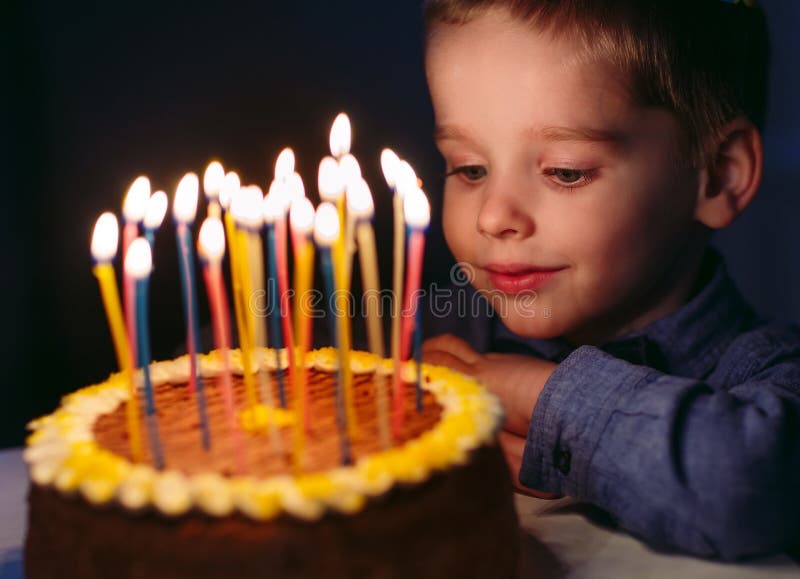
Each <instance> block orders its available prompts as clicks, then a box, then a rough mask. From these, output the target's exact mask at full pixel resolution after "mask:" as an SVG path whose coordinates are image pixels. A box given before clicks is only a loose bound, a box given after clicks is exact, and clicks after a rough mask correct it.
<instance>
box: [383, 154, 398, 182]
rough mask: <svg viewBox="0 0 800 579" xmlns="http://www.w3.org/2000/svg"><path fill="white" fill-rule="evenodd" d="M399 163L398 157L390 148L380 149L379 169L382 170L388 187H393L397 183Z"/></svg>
mask: <svg viewBox="0 0 800 579" xmlns="http://www.w3.org/2000/svg"><path fill="white" fill-rule="evenodd" d="M399 164H400V157H398V156H397V154H396V153H395V152H394V151H392V150H391V149H384V150H383V151H381V169H382V170H383V177H384V179H386V183H387V185H389V188H390V189H394V188H395V186H396V185H397V180H396V178H397V165H399Z"/></svg>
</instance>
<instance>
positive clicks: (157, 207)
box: [143, 191, 167, 251]
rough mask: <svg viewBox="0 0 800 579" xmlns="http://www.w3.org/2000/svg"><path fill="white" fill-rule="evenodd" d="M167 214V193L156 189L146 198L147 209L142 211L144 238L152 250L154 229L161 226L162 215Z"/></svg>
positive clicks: (154, 235)
mask: <svg viewBox="0 0 800 579" xmlns="http://www.w3.org/2000/svg"><path fill="white" fill-rule="evenodd" d="M166 214H167V194H166V193H164V192H163V191H156V192H155V193H153V194H152V195H151V196H150V199H148V200H147V209H146V210H145V213H144V220H143V225H144V238H145V239H146V240H147V243H149V244H150V251H152V250H153V245H154V243H155V240H156V239H155V238H156V231H157V230H158V228H159V227H161V223H162V222H163V221H164V215H166Z"/></svg>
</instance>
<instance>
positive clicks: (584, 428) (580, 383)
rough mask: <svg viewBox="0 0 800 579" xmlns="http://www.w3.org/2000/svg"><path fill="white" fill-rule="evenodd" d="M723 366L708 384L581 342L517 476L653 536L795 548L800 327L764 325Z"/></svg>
mask: <svg viewBox="0 0 800 579" xmlns="http://www.w3.org/2000/svg"><path fill="white" fill-rule="evenodd" d="M787 338H791V339H787ZM718 368H719V369H720V370H718V372H717V373H716V374H712V375H711V376H710V377H709V378H708V380H706V381H703V380H697V379H693V378H684V377H679V376H671V375H668V374H664V373H661V372H657V371H655V370H653V369H651V368H648V367H645V366H637V365H634V364H630V363H628V362H625V361H623V360H620V359H617V358H614V357H613V356H610V355H609V354H606V353H605V352H603V351H601V350H599V349H597V348H594V347H591V346H584V347H581V348H578V349H577V350H575V351H574V352H573V353H572V354H571V355H570V356H569V357H567V358H566V359H565V360H564V361H563V362H562V363H561V364H560V365H559V366H558V368H556V369H555V371H554V372H553V373H552V375H551V376H550V377H549V378H548V380H547V383H546V384H545V386H544V388H543V389H541V391H540V395H538V397H537V402H536V403H535V408H534V410H533V412H532V418H531V421H530V427H529V430H528V432H527V439H526V443H525V450H524V452H523V456H522V465H521V469H520V481H521V482H522V484H524V485H526V486H530V487H532V488H536V489H539V490H542V491H549V492H554V493H558V494H567V495H571V496H574V497H577V498H580V499H582V500H587V501H590V502H592V503H594V504H596V505H598V506H600V507H602V508H604V509H606V510H607V511H609V512H610V513H611V514H612V515H614V517H615V518H616V519H617V521H618V522H619V524H620V525H621V526H622V527H624V528H626V529H628V530H629V531H631V532H632V533H634V534H636V535H639V536H641V537H642V538H644V539H645V540H647V541H648V542H650V543H653V544H657V545H662V546H668V547H676V548H678V549H680V550H682V551H687V552H690V553H694V554H697V555H701V556H710V557H721V558H723V559H728V560H732V559H738V558H741V557H745V556H749V555H758V554H762V553H774V552H779V551H785V550H787V549H790V548H792V547H794V546H796V545H797V544H798V542H800V492H798V489H800V333H798V332H796V331H790V332H788V334H787V331H786V330H782V331H777V334H773V333H770V331H769V330H759V333H758V338H757V339H753V338H752V337H750V338H748V339H740V340H738V341H737V342H734V344H733V345H732V346H730V347H729V348H728V350H727V351H726V352H725V353H724V354H723V355H722V358H721V359H720V363H719V364H718ZM722 369H724V372H725V375H722V371H723V370H722ZM495 379H496V380H497V379H500V377H496V378H495ZM534 381H535V379H534ZM533 391H535V388H534V389H533Z"/></svg>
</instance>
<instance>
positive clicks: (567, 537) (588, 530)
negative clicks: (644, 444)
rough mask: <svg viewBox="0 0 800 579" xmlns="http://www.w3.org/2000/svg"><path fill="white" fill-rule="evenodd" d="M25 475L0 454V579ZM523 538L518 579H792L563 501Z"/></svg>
mask: <svg viewBox="0 0 800 579" xmlns="http://www.w3.org/2000/svg"><path fill="white" fill-rule="evenodd" d="M26 492H27V473H26V469H25V465H24V463H23V462H22V451H21V450H19V449H12V450H5V451H0V579H22V577H23V569H22V567H23V565H22V543H23V540H24V537H25V524H26V523H25V508H26V507H25V494H26ZM516 502H517V512H518V513H519V516H520V523H521V527H522V534H523V539H522V540H523V552H524V561H523V563H522V568H523V571H522V577H521V579H524V578H525V577H536V578H537V579H562V578H570V579H573V578H574V579H583V578H585V579H605V578H608V579H634V578H636V579H641V578H652V579H660V578H662V577H663V578H664V579H674V578H676V577H677V578H679V579H695V578H703V579H716V578H719V579H751V578H752V579H760V578H762V577H768V578H772V577H775V578H783V577H786V578H787V579H788V578H791V579H798V577H800V565H798V564H797V563H796V562H794V561H793V560H792V559H790V558H789V557H786V556H778V557H771V558H769V559H762V560H759V561H756V562H752V563H747V564H737V565H726V564H721V563H714V562H709V561H702V560H698V559H694V558H692V557H683V556H679V555H671V554H662V553H656V552H654V551H652V550H651V549H649V548H647V547H646V546H644V545H643V544H642V543H640V542H639V541H637V540H636V539H633V538H631V537H629V536H627V535H625V534H624V533H621V532H617V531H614V530H611V529H609V528H607V527H606V526H605V525H604V524H603V522H602V521H597V520H596V517H595V516H594V515H593V509H592V508H591V507H588V506H587V505H581V504H577V503H575V502H574V501H572V500H570V499H562V500H558V501H544V500H539V499H532V498H529V497H522V496H518V497H517V498H516Z"/></svg>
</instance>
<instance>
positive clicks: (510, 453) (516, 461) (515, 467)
mask: <svg viewBox="0 0 800 579" xmlns="http://www.w3.org/2000/svg"><path fill="white" fill-rule="evenodd" d="M498 438H499V440H500V445H501V446H502V447H503V454H505V456H506V461H507V462H508V468H509V470H510V471H511V482H512V483H514V490H515V491H516V492H518V493H520V494H523V495H528V496H531V497H536V498H539V499H547V500H553V499H558V498H561V496H560V495H556V494H553V493H545V492H542V491H537V490H536V489H532V488H528V487H526V486H524V485H523V484H522V483H521V482H519V469H520V467H521V466H522V453H523V452H524V451H525V438H523V437H522V436H517V435H516V434H512V433H510V432H507V431H505V430H501V431H500V432H499V433H498Z"/></svg>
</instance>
